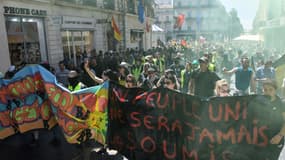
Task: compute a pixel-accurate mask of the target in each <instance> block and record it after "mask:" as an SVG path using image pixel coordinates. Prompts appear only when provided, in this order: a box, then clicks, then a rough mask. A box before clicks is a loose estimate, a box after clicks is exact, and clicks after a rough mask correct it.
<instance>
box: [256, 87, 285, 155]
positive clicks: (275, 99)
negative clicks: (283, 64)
mask: <svg viewBox="0 0 285 160" xmlns="http://www.w3.org/2000/svg"><path fill="white" fill-rule="evenodd" d="M276 91H277V84H276V82H275V81H266V82H264V83H263V92H264V95H266V96H268V98H269V101H270V105H271V106H272V112H273V113H274V114H273V116H274V117H272V118H273V119H272V121H274V125H275V126H276V127H280V128H281V129H280V131H279V132H278V133H273V134H275V136H273V137H272V138H271V139H270V143H271V144H276V145H279V144H281V145H283V143H284V142H283V140H284V136H285V123H284V121H285V107H284V104H283V103H282V101H281V99H280V97H279V96H278V95H277V93H276ZM261 107H262V106H261ZM273 147H274V146H273ZM269 149H270V150H271V152H272V154H277V155H278V154H279V151H278V149H277V148H273V149H271V148H269Z"/></svg>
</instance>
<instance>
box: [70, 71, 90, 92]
mask: <svg viewBox="0 0 285 160" xmlns="http://www.w3.org/2000/svg"><path fill="white" fill-rule="evenodd" d="M85 87H86V86H85V85H84V84H83V83H82V82H80V79H79V75H78V73H77V71H75V70H72V71H69V73H68V87H67V88H68V89H69V90H70V91H78V90H80V89H82V88H85Z"/></svg>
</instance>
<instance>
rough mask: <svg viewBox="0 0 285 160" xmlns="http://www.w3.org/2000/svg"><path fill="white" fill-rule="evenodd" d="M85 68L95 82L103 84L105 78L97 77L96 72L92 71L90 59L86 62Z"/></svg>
mask: <svg viewBox="0 0 285 160" xmlns="http://www.w3.org/2000/svg"><path fill="white" fill-rule="evenodd" d="M84 70H85V71H86V73H87V74H88V75H89V76H90V77H91V78H92V79H93V81H94V82H96V83H98V84H102V83H103V82H104V80H103V79H101V78H99V77H97V76H96V74H95V73H94V72H92V71H91V69H90V66H89V61H85V62H84Z"/></svg>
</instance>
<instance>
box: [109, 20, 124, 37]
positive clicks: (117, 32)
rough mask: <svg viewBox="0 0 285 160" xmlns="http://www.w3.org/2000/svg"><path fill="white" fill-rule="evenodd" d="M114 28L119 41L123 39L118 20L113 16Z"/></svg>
mask: <svg viewBox="0 0 285 160" xmlns="http://www.w3.org/2000/svg"><path fill="white" fill-rule="evenodd" d="M111 25H112V28H113V31H114V37H115V39H116V40H117V41H121V40H122V35H121V32H120V29H119V27H118V26H117V24H116V21H115V19H114V17H113V16H112V24H111Z"/></svg>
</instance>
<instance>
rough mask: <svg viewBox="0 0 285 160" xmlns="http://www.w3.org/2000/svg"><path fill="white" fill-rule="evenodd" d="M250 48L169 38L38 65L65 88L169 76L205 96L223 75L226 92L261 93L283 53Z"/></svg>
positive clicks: (141, 83) (152, 84) (154, 82)
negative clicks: (144, 48) (148, 46)
mask: <svg viewBox="0 0 285 160" xmlns="http://www.w3.org/2000/svg"><path fill="white" fill-rule="evenodd" d="M189 46H190V47H189ZM256 48H258V47H257V46H246V47H244V46H233V45H225V44H210V43H204V44H199V45H197V44H194V43H193V44H189V45H188V46H182V45H180V44H178V43H177V42H175V41H174V43H173V41H171V42H170V43H169V44H168V45H167V46H165V45H164V46H160V47H157V48H152V49H149V50H147V51H142V50H138V49H127V50H126V51H121V52H117V51H107V52H103V51H99V52H96V50H93V51H91V52H90V53H87V52H84V53H85V54H83V55H82V57H81V58H80V59H79V62H78V64H79V65H78V66H75V64H73V63H72V61H70V60H68V59H64V60H62V61H59V62H58V66H57V67H55V69H54V68H52V67H51V66H49V64H48V63H42V64H41V65H43V66H44V67H45V68H47V69H48V70H50V71H51V72H52V73H54V75H55V76H56V78H57V81H58V82H59V83H60V84H61V85H63V86H65V87H66V88H68V89H69V90H71V91H74V90H79V89H81V88H85V87H91V86H95V85H98V84H101V83H103V82H104V81H106V80H112V81H115V82H117V83H119V84H121V85H123V86H126V87H141V88H144V89H146V90H148V89H152V88H157V87H166V88H169V87H167V85H168V84H167V83H166V82H169V80H171V82H173V83H174V84H175V86H174V87H170V88H173V89H174V90H176V91H180V92H183V93H187V94H191V95H195V96H199V97H202V98H208V97H211V96H215V88H217V87H216V82H217V81H218V80H220V79H223V80H224V81H225V82H227V83H228V84H229V89H228V92H230V93H231V95H248V94H262V93H263V90H262V86H263V85H262V84H263V83H264V82H267V81H275V70H274V68H273V67H272V62H273V61H274V60H276V59H278V58H279V57H281V56H282V54H283V53H281V52H276V51H269V50H265V49H264V50H261V49H256ZM24 65H25V64H24V63H23V64H22V65H21V66H11V67H10V68H9V70H8V71H7V72H6V74H5V76H4V78H7V79H9V78H11V77H12V76H13V75H14V73H15V72H17V71H18V70H19V69H20V68H21V67H23V66H24ZM232 75H235V76H232ZM233 77H234V79H233ZM284 78H285V77H284ZM284 83H285V80H284ZM232 85H233V86H232ZM284 87H285V84H283V85H281V86H278V88H280V89H279V90H278V91H280V93H283V95H282V97H283V98H284V93H285V92H284Z"/></svg>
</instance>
